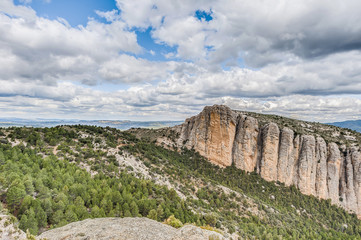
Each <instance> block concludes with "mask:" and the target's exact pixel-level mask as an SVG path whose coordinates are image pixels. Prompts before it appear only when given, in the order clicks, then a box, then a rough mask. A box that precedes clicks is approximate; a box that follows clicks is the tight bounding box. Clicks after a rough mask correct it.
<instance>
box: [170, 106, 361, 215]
mask: <svg viewBox="0 0 361 240" xmlns="http://www.w3.org/2000/svg"><path fill="white" fill-rule="evenodd" d="M300 126H302V127H303V128H305V129H306V130H307V131H301V132H300V131H299V129H298V127H297V128H296V127H294V126H293V127H288V126H287V124H284V123H283V122H282V124H280V123H275V122H273V121H268V122H267V121H264V119H263V120H262V122H260V121H259V120H258V119H257V117H254V116H250V114H247V113H245V112H238V111H234V110H231V109H230V108H228V107H227V106H223V105H214V106H212V107H205V108H204V110H203V111H202V112H201V113H200V114H199V115H197V116H194V117H191V118H189V119H186V121H185V122H184V123H183V124H181V125H179V126H176V127H174V128H173V130H175V131H176V132H177V133H178V138H177V140H176V143H177V145H178V146H185V147H187V148H189V149H192V148H193V149H195V150H196V151H198V152H199V153H200V154H201V155H203V156H204V157H206V158H207V159H208V160H209V161H211V162H212V163H214V164H217V165H219V166H222V167H226V166H230V165H232V164H234V165H235V166H236V167H237V168H239V169H242V170H245V171H247V172H252V171H256V172H257V173H258V174H260V176H261V177H262V178H264V179H265V180H267V181H279V182H282V183H284V184H285V185H287V186H289V185H295V186H297V187H298V188H299V189H300V191H301V192H302V193H303V194H307V195H314V196H316V197H318V198H322V199H331V202H332V203H333V204H337V205H339V206H342V207H343V208H345V209H346V210H348V211H349V212H354V213H356V214H357V215H358V217H359V218H360V217H361V157H360V156H361V154H360V150H359V147H358V146H355V145H353V146H348V147H347V146H346V144H343V145H342V144H336V143H335V142H333V141H330V139H332V138H327V139H324V137H323V136H322V134H320V133H322V130H321V132H316V131H315V129H311V130H310V129H307V123H300ZM316 130H317V129H316ZM296 131H297V132H296ZM325 131H326V130H325ZM299 132H300V133H299ZM348 137H349V136H348ZM349 138H350V137H349Z"/></svg>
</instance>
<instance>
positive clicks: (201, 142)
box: [178, 106, 237, 166]
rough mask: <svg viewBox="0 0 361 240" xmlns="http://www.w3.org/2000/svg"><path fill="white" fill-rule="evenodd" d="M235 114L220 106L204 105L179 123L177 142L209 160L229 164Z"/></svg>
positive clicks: (234, 133) (223, 164)
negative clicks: (195, 113)
mask: <svg viewBox="0 0 361 240" xmlns="http://www.w3.org/2000/svg"><path fill="white" fill-rule="evenodd" d="M236 121H237V114H235V113H234V112H233V111H232V110H231V109H229V108H224V107H222V106H215V107H205V108H204V110H203V111H202V112H201V113H200V114H199V115H197V116H195V117H192V118H189V119H187V120H186V121H185V123H184V124H182V125H181V129H180V137H179V139H178V144H180V145H183V144H184V145H185V146H186V147H188V148H194V149H196V150H197V151H198V152H199V153H200V154H201V155H203V156H205V157H206V158H208V159H209V160H210V161H211V162H213V163H215V164H218V165H221V166H230V165H231V164H232V150H233V141H234V139H235V135H236Z"/></svg>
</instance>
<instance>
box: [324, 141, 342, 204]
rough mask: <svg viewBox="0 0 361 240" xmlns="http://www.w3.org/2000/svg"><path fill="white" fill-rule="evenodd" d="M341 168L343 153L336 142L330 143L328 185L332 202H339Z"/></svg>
mask: <svg viewBox="0 0 361 240" xmlns="http://www.w3.org/2000/svg"><path fill="white" fill-rule="evenodd" d="M340 168H341V155H340V150H339V149H338V146H337V144H336V143H330V144H329V145H328V160H327V185H328V197H329V198H330V199H331V201H332V203H334V204H337V203H338V202H339V184H340V175H341V173H340Z"/></svg>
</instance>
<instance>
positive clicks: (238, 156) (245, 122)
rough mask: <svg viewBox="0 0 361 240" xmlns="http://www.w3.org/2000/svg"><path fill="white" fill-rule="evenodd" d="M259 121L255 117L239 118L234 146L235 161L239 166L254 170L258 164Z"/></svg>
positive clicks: (242, 116) (250, 170) (246, 169)
mask: <svg viewBox="0 0 361 240" xmlns="http://www.w3.org/2000/svg"><path fill="white" fill-rule="evenodd" d="M257 137H258V122H257V120H256V119H255V118H253V117H247V116H245V115H241V116H240V117H239V118H238V123H237V130H236V136H235V140H234V146H233V149H234V150H233V162H234V164H235V166H236V167H237V168H240V169H243V170H245V171H247V172H252V171H254V170H255V168H256V166H257Z"/></svg>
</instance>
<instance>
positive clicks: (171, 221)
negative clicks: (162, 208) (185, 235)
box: [164, 215, 183, 228]
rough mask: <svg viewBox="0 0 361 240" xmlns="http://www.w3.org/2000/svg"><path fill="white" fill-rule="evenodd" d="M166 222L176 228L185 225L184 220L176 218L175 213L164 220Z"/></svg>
mask: <svg viewBox="0 0 361 240" xmlns="http://www.w3.org/2000/svg"><path fill="white" fill-rule="evenodd" d="M164 223H165V224H167V225H170V226H172V227H174V228H180V227H182V226H183V224H182V222H181V221H180V220H179V219H176V218H175V217H174V215H171V216H170V217H169V218H168V219H167V220H165V221H164Z"/></svg>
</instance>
